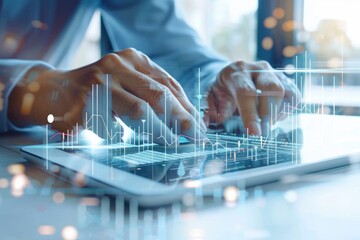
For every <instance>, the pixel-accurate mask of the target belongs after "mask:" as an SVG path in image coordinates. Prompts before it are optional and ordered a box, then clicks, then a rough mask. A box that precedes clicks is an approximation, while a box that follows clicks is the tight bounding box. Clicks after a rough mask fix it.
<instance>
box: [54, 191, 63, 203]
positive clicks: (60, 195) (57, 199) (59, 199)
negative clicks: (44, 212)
mask: <svg viewBox="0 0 360 240" xmlns="http://www.w3.org/2000/svg"><path fill="white" fill-rule="evenodd" d="M52 199H53V201H54V202H55V203H57V204H61V203H63V202H64V200H65V195H64V193H62V192H56V193H54V194H53V196H52Z"/></svg>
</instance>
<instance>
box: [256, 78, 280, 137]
mask: <svg viewBox="0 0 360 240" xmlns="http://www.w3.org/2000/svg"><path fill="white" fill-rule="evenodd" d="M256 86H257V93H258V95H260V97H259V116H260V119H261V126H262V131H263V135H268V134H269V133H270V132H269V131H270V127H271V125H272V124H274V123H275V122H276V121H278V113H279V112H280V111H281V104H282V102H283V97H284V95H285V90H284V87H283V85H282V84H281V82H280V81H279V79H278V78H277V77H276V75H275V74H273V73H262V74H260V75H259V76H258V78H257V80H256Z"/></svg>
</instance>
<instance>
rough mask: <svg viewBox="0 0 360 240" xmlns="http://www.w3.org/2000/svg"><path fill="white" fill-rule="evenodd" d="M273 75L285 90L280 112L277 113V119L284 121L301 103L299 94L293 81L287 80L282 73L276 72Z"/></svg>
mask: <svg viewBox="0 0 360 240" xmlns="http://www.w3.org/2000/svg"><path fill="white" fill-rule="evenodd" d="M275 73H276V76H277V77H278V78H279V80H280V81H281V82H282V84H283V86H284V88H285V95H284V98H283V101H282V104H281V107H280V111H281V112H280V113H279V119H284V118H286V117H287V116H288V115H289V114H291V113H292V112H293V111H294V110H295V109H298V108H299V104H300V103H301V101H302V98H301V93H300V91H299V89H298V88H297V86H296V85H295V83H294V80H293V79H290V78H288V77H287V76H286V75H285V74H284V73H282V72H279V71H277V72H275Z"/></svg>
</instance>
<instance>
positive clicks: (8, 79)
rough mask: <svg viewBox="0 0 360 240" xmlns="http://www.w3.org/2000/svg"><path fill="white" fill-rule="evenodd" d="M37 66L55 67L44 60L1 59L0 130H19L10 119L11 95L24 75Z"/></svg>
mask: <svg viewBox="0 0 360 240" xmlns="http://www.w3.org/2000/svg"><path fill="white" fill-rule="evenodd" d="M37 66H39V67H43V68H49V69H52V68H53V67H52V66H50V65H49V64H47V63H45V62H42V61H32V60H18V59H0V132H6V131H11V130H19V128H17V127H15V126H14V125H13V124H12V123H11V122H10V120H9V119H8V107H9V96H10V93H11V91H12V90H13V88H14V87H15V86H16V84H18V83H19V81H20V80H21V79H22V78H23V76H24V75H25V74H26V73H27V72H28V71H29V70H30V69H31V68H33V67H37Z"/></svg>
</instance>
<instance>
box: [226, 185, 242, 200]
mask: <svg viewBox="0 0 360 240" xmlns="http://www.w3.org/2000/svg"><path fill="white" fill-rule="evenodd" d="M238 197H239V189H238V188H237V187H235V186H229V187H226V188H225V190H224V199H225V201H226V202H228V203H234V202H236V201H237V200H238Z"/></svg>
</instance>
